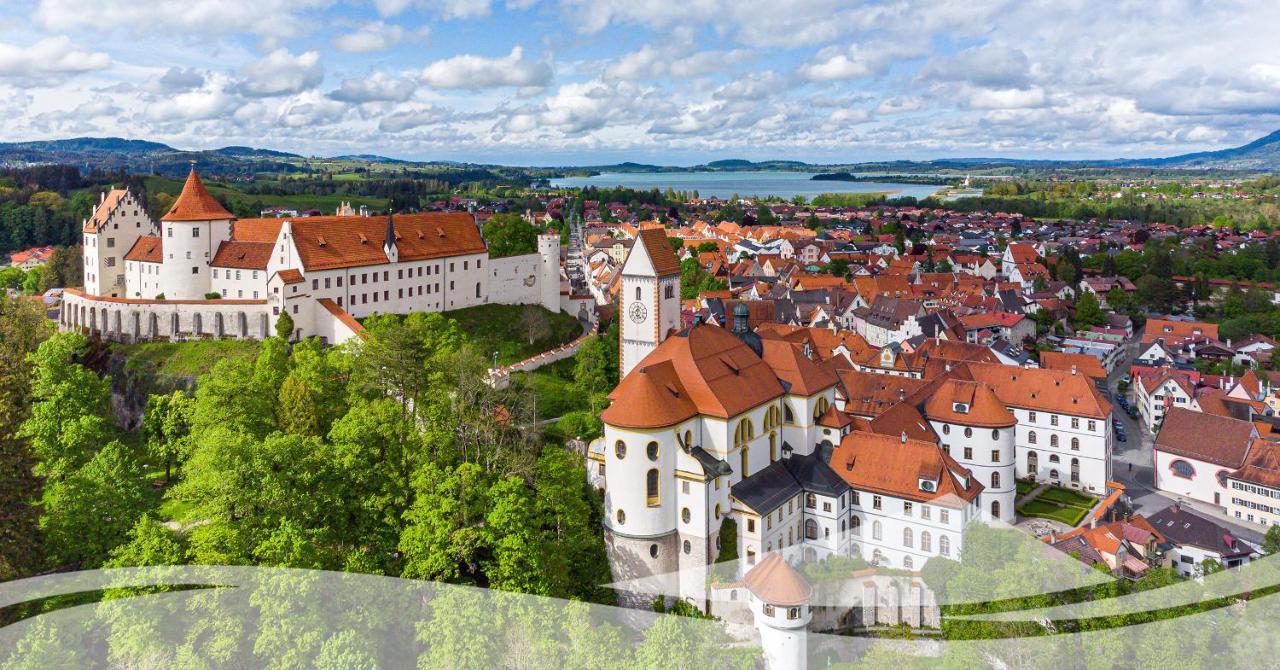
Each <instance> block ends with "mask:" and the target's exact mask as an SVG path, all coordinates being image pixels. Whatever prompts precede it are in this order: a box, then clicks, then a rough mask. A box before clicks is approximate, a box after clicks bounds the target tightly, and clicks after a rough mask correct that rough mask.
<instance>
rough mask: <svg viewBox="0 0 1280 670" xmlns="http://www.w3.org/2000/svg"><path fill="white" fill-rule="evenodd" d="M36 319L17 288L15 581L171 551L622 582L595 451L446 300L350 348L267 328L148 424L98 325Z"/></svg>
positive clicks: (569, 588) (0, 420)
mask: <svg viewBox="0 0 1280 670" xmlns="http://www.w3.org/2000/svg"><path fill="white" fill-rule="evenodd" d="M41 323H42V322H41V320H40V319H36V318H34V317H33V316H32V315H31V310H30V309H28V308H26V307H24V306H23V305H21V304H19V303H15V302H11V301H4V302H0V387H2V388H4V389H6V390H10V389H11V390H15V391H16V392H12V393H10V392H6V393H0V401H3V402H4V403H8V405H7V406H5V407H0V496H3V497H0V503H3V506H2V507H0V578H12V577H16V576H21V575H27V574H32V573H35V572H38V571H43V570H50V569H70V568H82V569H83V568H94V567H101V566H124V565H134V564H151V563H149V562H148V561H151V560H153V559H152V558H148V557H154V556H160V557H161V558H159V559H154V560H161V561H163V564H174V563H177V564H193V565H195V564H207V565H269V566H277V567H297V568H315V569H327V570H343V571H351V572H361V573H369V574H380V575H390V576H404V577H413V578H422V579H431V580H439V581H447V582H454V583H464V584H473V585H477V586H484V587H493V588H498V589H503V590H511V591H519V592H524V593H534V594H541V595H548V596H556V597H562V598H581V599H588V600H594V601H599V602H609V601H610V600H611V599H612V597H613V596H612V593H611V592H610V591H608V590H606V589H602V588H600V586H599V585H602V584H605V583H608V582H609V581H611V580H610V576H609V570H608V564H607V561H606V558H605V554H604V543H603V539H602V536H601V534H600V532H599V528H600V525H599V514H600V501H599V499H598V497H597V495H596V494H595V493H594V492H593V491H592V490H591V489H590V488H589V487H588V485H587V484H586V477H585V471H584V466H583V462H582V458H581V456H580V455H577V454H573V453H570V452H568V451H566V450H565V449H564V448H563V446H561V445H558V444H554V445H553V444H544V442H543V438H542V434H541V432H540V431H539V428H538V425H537V416H536V408H535V404H536V399H535V398H534V397H533V396H534V394H533V393H532V392H531V390H530V389H527V388H524V387H522V386H521V385H520V384H515V385H513V387H511V388H509V389H504V390H500V389H493V388H491V387H489V386H488V385H487V384H485V383H484V381H483V374H484V369H485V360H484V357H483V356H482V355H481V354H477V353H475V352H474V351H472V349H471V347H470V345H469V344H468V341H467V338H466V337H465V335H463V334H462V332H461V331H460V330H459V329H458V327H457V324H456V323H455V322H453V321H451V320H449V319H447V318H445V317H444V316H441V315H439V314H429V315H428V314H420V313H419V314H412V315H409V316H407V317H403V318H401V317H395V316H386V317H381V318H373V319H370V320H369V321H368V322H367V323H366V326H367V327H368V328H369V331H370V333H371V337H370V339H369V340H368V341H366V342H364V343H363V344H362V345H360V346H354V345H353V346H351V347H345V348H326V347H324V346H322V345H321V344H319V342H318V341H316V340H306V341H302V342H299V343H296V344H292V345H290V344H288V343H286V342H285V341H284V340H281V339H279V338H269V339H267V340H264V341H263V342H262V344H261V347H260V349H259V353H258V355H257V357H256V359H225V360H221V361H219V362H218V363H217V364H216V365H215V366H214V367H213V368H212V370H211V371H210V372H209V373H207V374H206V375H203V376H202V377H201V378H200V380H199V385H198V390H197V391H196V392H195V394H194V395H187V394H184V393H182V392H175V393H173V394H170V395H155V396H152V397H151V398H150V399H149V400H148V403H147V408H146V412H145V414H144V418H143V421H142V425H141V427H140V428H139V429H138V430H137V431H125V430H122V429H121V428H119V427H117V426H116V425H114V424H113V423H112V421H111V420H110V419H109V418H108V417H110V416H111V399H110V387H109V381H108V380H107V379H105V378H103V377H101V376H100V375H98V374H96V373H95V372H94V371H92V370H90V369H89V368H88V367H86V361H88V360H93V359H94V358H95V357H94V356H93V352H92V351H91V348H90V344H89V342H88V341H86V340H85V338H84V337H83V336H80V335H78V334H73V333H60V334H56V335H53V336H51V337H49V338H48V339H44V340H43V342H41V340H42V339H43V337H44V335H45V334H47V333H46V332H45V329H44V328H43V327H37V326H40V325H41ZM13 332H21V333H23V336H22V337H13V338H10V337H9V336H8V335H7V334H6V333H13ZM28 333H29V334H28ZM6 436H7V437H6ZM166 521H167V522H173V523H172V526H174V527H176V528H177V530H174V529H172V528H171V527H170V526H167V525H165V524H164V523H162V522H166ZM157 548H161V549H162V550H158V549H157Z"/></svg>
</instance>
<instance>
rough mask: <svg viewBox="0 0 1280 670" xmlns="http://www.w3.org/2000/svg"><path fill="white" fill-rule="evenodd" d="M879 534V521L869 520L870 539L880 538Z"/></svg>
mask: <svg viewBox="0 0 1280 670" xmlns="http://www.w3.org/2000/svg"><path fill="white" fill-rule="evenodd" d="M881 534H882V532H881V528H880V522H879V521H872V522H871V539H873V540H879V539H880V536H881Z"/></svg>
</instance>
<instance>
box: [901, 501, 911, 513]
mask: <svg viewBox="0 0 1280 670" xmlns="http://www.w3.org/2000/svg"><path fill="white" fill-rule="evenodd" d="M902 513H903V514H905V515H906V516H911V503H909V502H905V501H904V502H903V503H902Z"/></svg>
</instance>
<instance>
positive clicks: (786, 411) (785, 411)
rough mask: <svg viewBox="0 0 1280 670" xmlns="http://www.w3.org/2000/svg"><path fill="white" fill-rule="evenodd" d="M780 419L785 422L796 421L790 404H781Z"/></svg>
mask: <svg viewBox="0 0 1280 670" xmlns="http://www.w3.org/2000/svg"><path fill="white" fill-rule="evenodd" d="M782 419H783V420H784V421H786V422H787V423H795V422H796V415H795V413H794V412H792V411H791V405H787V404H785V403H784V404H783V405H782Z"/></svg>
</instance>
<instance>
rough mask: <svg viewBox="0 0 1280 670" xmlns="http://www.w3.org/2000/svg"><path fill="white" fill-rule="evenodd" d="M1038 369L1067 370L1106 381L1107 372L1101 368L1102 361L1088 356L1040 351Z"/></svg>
mask: <svg viewBox="0 0 1280 670" xmlns="http://www.w3.org/2000/svg"><path fill="white" fill-rule="evenodd" d="M1040 367H1042V368H1047V369H1049V370H1067V371H1070V370H1072V369H1074V370H1076V371H1078V372H1080V373H1081V374H1083V375H1087V376H1089V377H1093V378H1094V379H1106V378H1107V371H1106V370H1105V369H1103V367H1102V361H1099V360H1098V358H1097V357H1096V356H1090V355H1089V354H1068V353H1063V352H1061V351H1042V352H1040Z"/></svg>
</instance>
